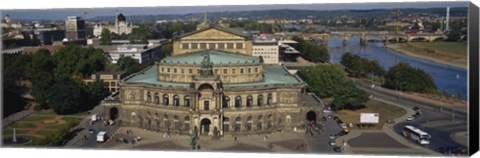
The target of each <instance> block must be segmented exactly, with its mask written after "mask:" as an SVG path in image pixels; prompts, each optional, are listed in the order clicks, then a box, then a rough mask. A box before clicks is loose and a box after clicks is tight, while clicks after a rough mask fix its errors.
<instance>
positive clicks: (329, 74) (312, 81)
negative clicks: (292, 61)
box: [298, 64, 368, 110]
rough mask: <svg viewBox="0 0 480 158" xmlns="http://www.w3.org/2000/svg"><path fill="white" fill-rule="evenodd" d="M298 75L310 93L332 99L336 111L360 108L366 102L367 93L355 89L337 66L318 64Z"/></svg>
mask: <svg viewBox="0 0 480 158" xmlns="http://www.w3.org/2000/svg"><path fill="white" fill-rule="evenodd" d="M298 75H299V76H300V77H302V79H304V80H305V82H307V84H308V86H307V89H308V90H309V91H310V92H313V93H315V94H316V95H317V96H319V97H322V98H329V97H333V98H334V100H333V102H332V105H333V107H334V108H335V109H336V110H338V109H344V108H348V109H358V108H362V107H364V105H365V103H366V102H367V101H368V93H367V92H365V91H363V90H361V89H358V88H357V87H355V85H354V83H353V82H352V81H351V80H349V79H348V77H347V76H346V72H345V71H344V68H343V66H341V65H339V64H320V65H317V66H313V67H310V68H307V69H302V70H300V71H298Z"/></svg>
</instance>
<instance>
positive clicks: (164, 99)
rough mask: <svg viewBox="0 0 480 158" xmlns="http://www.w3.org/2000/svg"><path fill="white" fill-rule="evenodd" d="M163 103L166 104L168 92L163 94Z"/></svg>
mask: <svg viewBox="0 0 480 158" xmlns="http://www.w3.org/2000/svg"><path fill="white" fill-rule="evenodd" d="M163 105H168V94H164V95H163Z"/></svg>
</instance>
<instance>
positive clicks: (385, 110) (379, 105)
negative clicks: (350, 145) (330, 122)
mask: <svg viewBox="0 0 480 158" xmlns="http://www.w3.org/2000/svg"><path fill="white" fill-rule="evenodd" d="M360 113H379V114H380V122H379V124H377V125H376V127H375V128H370V129H381V128H382V126H383V124H384V123H385V122H386V120H389V119H390V120H391V119H395V118H398V117H401V116H403V115H405V114H407V111H405V109H403V108H400V107H398V106H395V105H390V104H387V103H383V102H378V101H375V100H369V101H368V102H367V103H366V105H365V108H363V109H358V110H355V111H353V110H340V111H338V112H337V115H338V117H339V118H340V119H342V121H343V122H344V123H346V124H348V123H353V124H357V123H360Z"/></svg>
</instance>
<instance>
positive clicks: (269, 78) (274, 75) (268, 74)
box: [223, 66, 304, 87]
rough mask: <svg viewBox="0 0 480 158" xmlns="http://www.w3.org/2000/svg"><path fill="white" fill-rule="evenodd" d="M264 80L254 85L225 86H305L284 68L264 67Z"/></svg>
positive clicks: (227, 85)
mask: <svg viewBox="0 0 480 158" xmlns="http://www.w3.org/2000/svg"><path fill="white" fill-rule="evenodd" d="M263 74H264V80H263V81H261V82H253V83H236V84H224V85H223V86H224V87H242V86H264V85H274V84H304V82H303V81H302V80H300V79H299V78H297V77H296V76H294V75H291V74H290V73H288V71H287V70H285V68H284V67H283V66H264V67H263Z"/></svg>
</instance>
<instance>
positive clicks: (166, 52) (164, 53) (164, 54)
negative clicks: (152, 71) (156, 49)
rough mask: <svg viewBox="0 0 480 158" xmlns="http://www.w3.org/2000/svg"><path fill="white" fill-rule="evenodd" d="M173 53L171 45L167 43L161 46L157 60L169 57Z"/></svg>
mask: <svg viewBox="0 0 480 158" xmlns="http://www.w3.org/2000/svg"><path fill="white" fill-rule="evenodd" d="M172 52H173V48H172V44H170V43H168V44H165V45H163V46H162V54H160V56H159V60H162V59H163V58H165V57H167V56H171V55H172Z"/></svg>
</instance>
